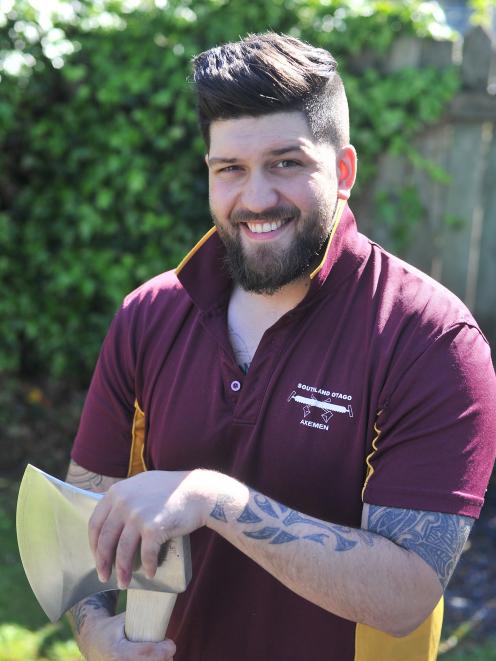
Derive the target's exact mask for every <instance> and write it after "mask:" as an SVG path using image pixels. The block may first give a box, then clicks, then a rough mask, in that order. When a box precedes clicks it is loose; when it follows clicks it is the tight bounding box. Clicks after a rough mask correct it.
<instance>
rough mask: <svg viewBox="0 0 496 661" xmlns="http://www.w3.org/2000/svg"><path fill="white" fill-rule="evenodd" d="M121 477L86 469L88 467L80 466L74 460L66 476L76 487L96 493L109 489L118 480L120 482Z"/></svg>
mask: <svg viewBox="0 0 496 661" xmlns="http://www.w3.org/2000/svg"><path fill="white" fill-rule="evenodd" d="M120 479H121V478H117V477H108V476H106V475H99V474H98V473H92V472H91V471H89V470H86V468H83V467H82V466H79V465H78V464H76V462H74V461H71V463H70V465H69V470H68V471H67V477H66V481H67V482H69V483H70V484H73V485H74V486H75V487H79V488H80V489H87V490H88V491H94V492H95V493H103V492H105V491H108V489H109V488H110V487H111V486H112V485H113V484H115V483H116V482H119V481H120Z"/></svg>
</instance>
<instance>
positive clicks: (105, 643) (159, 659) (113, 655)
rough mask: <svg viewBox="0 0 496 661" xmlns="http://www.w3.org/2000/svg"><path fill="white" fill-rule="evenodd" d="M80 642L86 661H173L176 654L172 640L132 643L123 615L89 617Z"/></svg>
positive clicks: (79, 639)
mask: <svg viewBox="0 0 496 661" xmlns="http://www.w3.org/2000/svg"><path fill="white" fill-rule="evenodd" d="M78 643H79V647H80V649H81V652H82V653H83V655H84V658H85V659H86V661H116V660H117V659H118V660H119V661H135V660H136V659H147V660H148V661H172V660H173V656H174V653H175V651H176V646H175V645H174V643H173V642H172V640H164V641H162V642H161V643H131V642H130V641H129V640H128V639H127V638H126V636H125V633H124V613H121V614H120V615H116V616H114V617H110V616H108V617H102V616H99V617H92V618H88V620H87V621H86V622H85V626H83V629H82V631H81V632H80V634H79V636H78Z"/></svg>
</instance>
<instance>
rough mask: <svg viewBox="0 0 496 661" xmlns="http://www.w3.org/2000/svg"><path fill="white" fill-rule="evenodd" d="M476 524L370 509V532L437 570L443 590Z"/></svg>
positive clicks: (449, 517) (452, 517) (456, 517)
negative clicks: (419, 558)
mask: <svg viewBox="0 0 496 661" xmlns="http://www.w3.org/2000/svg"><path fill="white" fill-rule="evenodd" d="M473 523H474V519H472V518H470V517H468V516H459V515H456V514H442V513H440V512H425V511H422V510H410V509H399V508H396V507H378V506H377V505H369V516H368V529H369V530H370V531H372V532H375V533H377V534H378V535H381V536H382V537H386V538H387V539H390V540H391V541H392V542H394V543H395V544H398V545H399V546H402V547H403V548H405V549H407V550H409V551H413V552H414V553H416V554H417V555H419V556H420V557H421V558H422V559H423V560H425V562H427V564H428V565H430V566H431V567H432V569H434V571H435V572H436V574H437V576H438V578H439V581H440V582H441V585H442V586H443V590H444V589H445V588H446V586H447V584H448V581H449V579H450V578H451V575H452V573H453V571H454V569H455V567H456V563H457V562H458V559H459V558H460V555H461V553H462V551H463V547H464V546H465V542H466V541H467V538H468V536H469V533H470V530H471V528H472V525H473Z"/></svg>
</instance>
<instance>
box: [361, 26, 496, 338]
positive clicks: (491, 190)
mask: <svg viewBox="0 0 496 661" xmlns="http://www.w3.org/2000/svg"><path fill="white" fill-rule="evenodd" d="M452 62H454V63H457V64H458V65H459V66H460V70H461V77H462V87H461V89H460V91H459V92H458V94H457V95H456V97H455V98H454V99H453V101H452V103H451V104H450V106H449V108H448V109H447V111H446V113H445V115H444V117H443V118H442V120H441V121H440V122H439V123H438V124H437V125H435V126H433V127H430V128H428V129H426V130H425V131H424V132H423V133H422V134H420V135H418V136H417V138H416V139H415V141H414V144H413V147H414V148H415V149H416V150H417V151H418V153H419V154H420V155H421V156H422V157H423V158H425V159H428V160H429V161H431V162H432V163H434V164H435V165H436V166H439V167H440V168H442V170H443V171H444V172H445V173H446V174H447V181H446V182H444V183H442V182H440V181H436V180H434V178H433V177H432V176H430V175H429V174H428V172H427V171H426V170H425V169H422V168H418V167H414V166H413V165H412V163H411V162H410V161H409V160H408V159H406V158H404V157H391V156H386V157H384V158H383V159H382V161H381V163H380V167H379V169H378V176H377V178H376V180H375V182H374V184H373V185H372V186H371V187H370V188H369V189H368V190H367V191H365V192H364V193H363V194H362V195H361V196H360V197H359V198H358V199H357V200H353V202H354V204H353V205H352V206H353V207H354V208H356V209H357V211H358V217H359V219H360V226H361V228H363V231H364V232H365V233H366V234H367V235H368V236H370V237H371V238H373V239H375V240H376V241H378V242H379V243H381V244H382V245H384V246H385V247H386V248H389V249H391V250H392V251H393V252H394V245H393V241H392V238H391V234H390V232H389V230H388V228H387V227H386V225H385V224H384V223H381V218H380V217H379V215H378V214H377V208H378V207H377V205H376V204H375V200H376V199H377V194H378V193H381V192H382V194H383V195H388V196H392V199H394V196H395V195H396V196H399V195H400V194H401V191H402V190H404V189H405V186H411V187H413V188H414V189H415V190H416V191H417V194H418V198H419V200H420V202H421V205H422V208H423V213H422V218H421V220H420V221H419V222H418V224H417V225H416V226H415V227H414V228H413V229H412V233H411V237H410V239H411V240H410V241H409V243H408V247H407V249H406V250H405V251H404V252H403V255H402V256H403V257H404V258H405V259H406V260H407V261H408V262H410V263H412V264H414V265H415V266H417V267H418V268H420V269H421V270H422V271H424V272H426V273H429V274H430V275H432V276H433V277H434V278H436V279H437V280H439V281H441V282H442V283H443V284H444V285H445V286H446V287H448V288H449V289H451V290H452V291H453V292H455V293H456V294H457V295H458V296H459V297H460V298H461V299H462V300H463V301H465V303H466V304H467V305H468V307H469V308H470V309H471V310H472V312H473V313H474V314H475V317H476V319H477V320H478V321H479V323H480V325H481V327H482V329H483V330H484V332H485V333H486V334H487V336H488V338H489V339H490V341H491V342H492V344H493V347H495V346H496V83H495V82H493V78H496V53H495V46H494V44H492V42H491V38H490V36H489V34H488V33H487V32H486V31H484V30H483V29H482V28H480V27H477V28H473V29H472V30H471V31H470V32H469V33H468V34H467V35H466V37H465V39H464V41H463V43H461V44H460V43H459V44H456V43H455V44H454V43H453V42H443V41H441V42H435V41H432V40H424V41H420V40H416V39H413V38H411V39H410V38H404V39H400V40H398V42H397V43H396V44H395V46H394V48H393V52H392V53H391V57H390V60H389V67H390V68H392V69H395V68H401V67H404V66H417V67H421V66H426V65H428V66H434V67H437V68H439V69H442V68H443V67H445V66H447V65H449V64H451V63H452ZM374 210H375V211H374Z"/></svg>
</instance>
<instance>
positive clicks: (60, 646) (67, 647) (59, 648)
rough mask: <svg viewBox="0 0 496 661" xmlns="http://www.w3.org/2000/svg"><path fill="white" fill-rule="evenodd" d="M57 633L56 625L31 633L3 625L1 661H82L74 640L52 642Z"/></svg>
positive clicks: (0, 646)
mask: <svg viewBox="0 0 496 661" xmlns="http://www.w3.org/2000/svg"><path fill="white" fill-rule="evenodd" d="M56 631H57V626H56V625H47V626H45V627H42V628H41V629H38V630H37V631H30V630H29V629H27V628H26V627H22V626H19V625H17V624H1V625H0V661H82V658H83V657H82V656H81V654H80V653H79V649H78V646H77V644H76V642H75V641H74V640H72V639H71V640H56V641H55V642H54V641H51V642H50V637H51V636H53V634H54V633H55V632H56Z"/></svg>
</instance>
